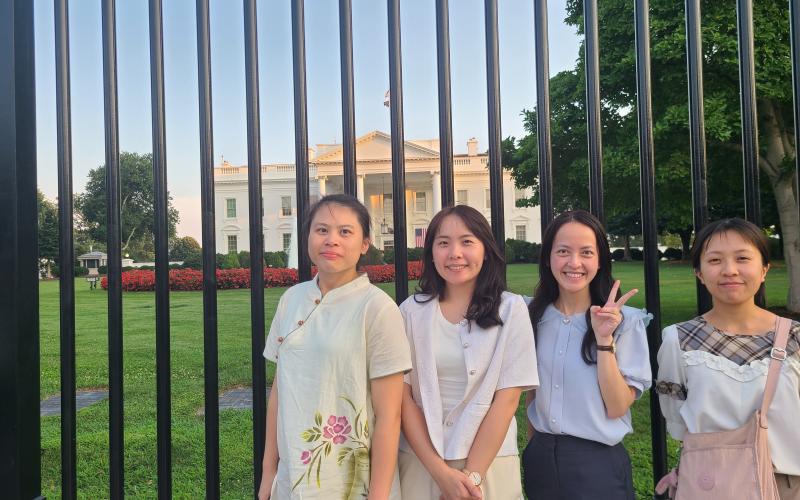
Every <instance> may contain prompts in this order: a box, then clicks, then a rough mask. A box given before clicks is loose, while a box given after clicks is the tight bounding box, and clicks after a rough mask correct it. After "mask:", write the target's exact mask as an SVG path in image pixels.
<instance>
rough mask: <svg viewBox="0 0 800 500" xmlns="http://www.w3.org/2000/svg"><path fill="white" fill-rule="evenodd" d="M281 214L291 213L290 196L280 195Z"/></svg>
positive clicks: (288, 214)
mask: <svg viewBox="0 0 800 500" xmlns="http://www.w3.org/2000/svg"><path fill="white" fill-rule="evenodd" d="M281 215H282V216H284V217H288V216H290V215H292V197H291V196H281Z"/></svg>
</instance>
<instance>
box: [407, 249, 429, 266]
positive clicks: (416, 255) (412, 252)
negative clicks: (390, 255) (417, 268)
mask: <svg viewBox="0 0 800 500" xmlns="http://www.w3.org/2000/svg"><path fill="white" fill-rule="evenodd" d="M424 252H425V249H424V248H420V247H416V248H409V249H408V261H409V262H413V261H415V260H422V254H423V253H424Z"/></svg>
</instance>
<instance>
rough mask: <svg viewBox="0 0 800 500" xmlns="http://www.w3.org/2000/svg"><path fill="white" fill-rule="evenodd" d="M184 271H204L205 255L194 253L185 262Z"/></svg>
mask: <svg viewBox="0 0 800 500" xmlns="http://www.w3.org/2000/svg"><path fill="white" fill-rule="evenodd" d="M183 268H184V269H198V270H200V269H203V255H202V254H201V253H199V252H192V253H190V254H189V255H187V256H186V258H185V259H184V260H183Z"/></svg>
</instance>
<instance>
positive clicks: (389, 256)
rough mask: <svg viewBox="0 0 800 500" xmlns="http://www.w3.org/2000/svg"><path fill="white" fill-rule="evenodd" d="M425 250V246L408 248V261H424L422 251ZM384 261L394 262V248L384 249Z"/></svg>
mask: <svg viewBox="0 0 800 500" xmlns="http://www.w3.org/2000/svg"><path fill="white" fill-rule="evenodd" d="M424 251H425V249H424V248H409V249H408V261H409V262H414V261H422V253H423V252H424ZM383 261H384V262H385V263H387V264H394V250H384V252H383Z"/></svg>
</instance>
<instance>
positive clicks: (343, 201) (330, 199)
mask: <svg viewBox="0 0 800 500" xmlns="http://www.w3.org/2000/svg"><path fill="white" fill-rule="evenodd" d="M331 204H335V205H340V206H343V207H345V208H349V209H350V210H352V211H353V212H355V213H356V217H357V218H358V223H359V225H360V226H361V230H362V231H363V232H364V238H369V235H370V227H371V226H372V223H371V219H370V216H369V212H368V211H367V207H365V206H364V204H363V203H361V202H360V201H358V198H356V197H354V196H350V195H349V194H328V195H325V196H323V197H322V198H320V200H319V201H318V202H316V203H314V204H313V205H312V206H311V208H309V209H308V213H307V214H306V217H305V220H304V221H303V227H304V228H305V232H306V234H308V233H310V232H311V222H312V221H313V220H314V216H315V215H317V212H319V209H320V208H322V207H324V206H325V205H331Z"/></svg>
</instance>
